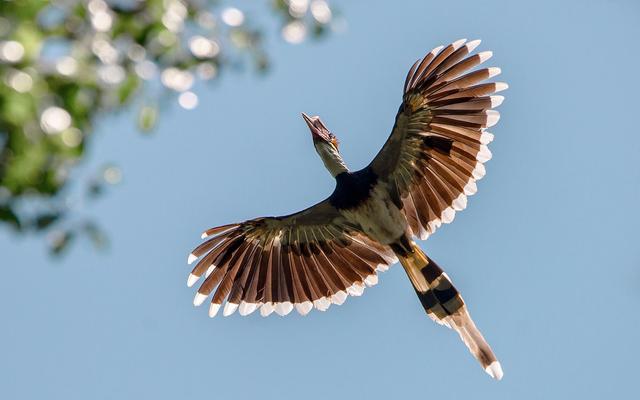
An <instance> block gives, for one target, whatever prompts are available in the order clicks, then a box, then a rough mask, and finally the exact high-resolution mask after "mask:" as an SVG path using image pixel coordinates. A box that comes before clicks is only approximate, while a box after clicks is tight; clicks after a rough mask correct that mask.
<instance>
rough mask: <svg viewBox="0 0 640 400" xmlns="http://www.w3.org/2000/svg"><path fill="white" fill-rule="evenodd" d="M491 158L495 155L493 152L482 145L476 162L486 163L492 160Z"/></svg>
mask: <svg viewBox="0 0 640 400" xmlns="http://www.w3.org/2000/svg"><path fill="white" fill-rule="evenodd" d="M491 157H493V154H491V150H489V148H488V147H487V145H485V144H482V145H480V151H479V152H478V154H477V155H476V160H478V161H480V162H481V163H486V162H487V161H489V160H491Z"/></svg>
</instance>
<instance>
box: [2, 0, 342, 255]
mask: <svg viewBox="0 0 640 400" xmlns="http://www.w3.org/2000/svg"><path fill="white" fill-rule="evenodd" d="M229 3H230V2H222V3H220V2H218V1H207V0H200V1H198V0H149V1H136V0H111V1H109V0H85V1H80V0H58V1H43V0H1V1H0V222H1V223H2V225H4V226H5V227H8V228H10V229H13V231H14V232H16V233H20V234H24V233H39V232H45V233H47V237H48V241H49V244H50V249H51V252H52V253H53V254H60V253H62V252H64V250H65V249H66V248H67V247H68V244H69V243H71V242H72V241H74V240H76V238H77V237H79V236H84V237H86V238H89V239H90V241H91V242H92V243H93V244H94V245H95V246H98V247H102V246H104V245H106V242H107V240H106V236H105V235H104V233H103V232H102V231H101V230H100V228H99V227H98V226H97V225H96V224H95V223H94V222H92V221H91V220H90V217H86V216H84V217H81V216H79V215H77V214H79V210H80V209H81V208H82V207H81V206H82V205H83V204H86V203H87V202H91V201H94V200H95V199H96V198H99V197H100V196H101V195H102V194H103V193H104V192H105V186H108V185H109V184H115V183H117V182H119V181H120V179H121V172H120V170H119V169H118V168H117V167H116V166H105V167H104V168H103V169H102V170H101V171H98V172H97V173H96V174H95V176H94V177H92V178H91V179H89V182H86V183H85V184H84V185H81V187H84V189H82V190H81V192H82V194H81V195H80V196H81V198H80V199H77V198H73V196H72V195H71V194H70V189H69V187H70V186H72V185H71V183H72V181H74V180H76V179H79V178H76V175H75V174H74V173H73V172H74V167H76V166H77V165H78V164H79V162H80V161H82V159H83V157H84V156H85V152H86V149H87V146H89V145H90V142H91V132H92V130H93V128H94V124H95V123H96V121H97V117H98V116H100V115H104V113H105V112H113V111H117V110H119V109H122V108H123V107H125V106H127V107H134V108H135V109H137V110H138V118H137V125H138V127H139V129H140V130H141V131H143V132H149V131H151V130H152V129H153V127H154V126H155V125H156V123H158V118H159V115H160V113H159V112H158V109H157V107H158V104H166V103H167V102H166V99H169V100H171V99H173V100H176V99H177V103H178V104H179V105H180V106H181V107H183V108H185V109H190V108H194V107H196V106H197V103H198V97H197V94H196V93H194V92H193V91H192V88H193V86H194V83H195V82H196V81H197V80H202V81H215V80H217V79H219V77H220V74H221V72H222V71H224V70H226V69H238V68H243V67H245V66H252V67H253V69H254V70H255V71H256V72H258V73H263V72H265V71H267V70H268V68H269V63H270V60H269V57H268V54H267V52H266V51H265V47H264V45H263V44H264V40H263V37H264V35H265V32H264V28H261V27H260V26H257V25H256V24H254V23H253V21H251V18H250V16H251V15H250V14H248V13H246V12H243V11H242V10H239V9H237V8H234V7H231V6H229ZM265 5H266V6H267V7H266V9H270V10H271V13H270V14H269V16H270V18H274V19H276V21H277V22H278V24H279V26H280V28H279V29H280V31H279V34H280V36H281V37H282V39H284V40H285V41H287V42H289V43H294V44H295V43H300V42H302V41H304V40H305V39H306V38H307V37H311V38H318V37H321V36H322V35H323V34H324V33H326V32H327V28H329V27H331V26H334V25H333V24H335V20H336V19H335V15H334V12H333V11H332V10H331V8H330V7H329V5H328V4H327V2H326V1H325V0H275V1H273V0H272V1H270V2H269V1H265ZM265 11H266V10H265ZM158 99H161V100H163V99H164V100H165V101H164V102H163V101H158ZM75 186H76V187H77V186H78V185H75Z"/></svg>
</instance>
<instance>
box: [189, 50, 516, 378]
mask: <svg viewBox="0 0 640 400" xmlns="http://www.w3.org/2000/svg"><path fill="white" fill-rule="evenodd" d="M479 43H480V41H472V42H468V43H466V40H464V39H463V40H459V41H457V42H454V43H452V44H450V45H449V46H446V47H443V46H441V47H438V48H436V49H434V50H432V51H431V52H430V53H428V54H427V55H426V56H425V57H424V58H422V59H420V60H418V61H417V62H416V63H415V64H414V65H413V67H412V68H411V70H410V71H409V74H408V75H407V79H406V81H405V87H404V94H403V102H402V105H401V106H400V109H399V111H398V114H397V116H396V121H395V124H394V127H393V130H392V133H391V135H390V136H389V139H388V140H387V142H386V143H385V144H384V146H383V147H382V149H381V150H380V152H379V153H378V155H377V156H376V157H375V158H374V159H373V161H372V162H371V163H370V164H369V165H368V166H367V167H365V168H363V169H361V170H359V171H355V172H351V171H349V169H348V167H347V165H346V163H345V162H344V160H343V159H342V156H341V154H340V152H339V150H338V142H337V139H336V137H335V136H334V135H333V134H332V133H331V132H330V131H329V130H328V129H327V127H326V126H325V125H324V123H323V122H322V121H321V120H320V118H318V117H309V116H307V115H306V114H303V117H304V119H305V121H306V122H307V125H308V126H309V129H310V130H311V133H312V137H313V143H314V146H315V148H316V151H317V153H318V154H319V155H320V158H321V159H322V161H323V163H324V165H325V167H326V168H327V170H328V171H329V173H330V174H331V175H332V176H333V177H334V178H335V180H336V187H335V190H334V191H333V193H332V194H331V195H330V196H329V197H328V198H327V199H325V200H324V201H321V202H319V203H318V204H316V205H314V206H312V207H309V208H307V209H306V210H303V211H300V212H298V213H294V214H291V215H286V216H281V217H264V218H256V219H251V220H247V221H245V222H242V223H237V224H230V225H224V226H220V227H216V228H212V229H209V230H207V231H205V232H204V233H203V235H202V237H203V238H207V240H206V241H205V242H203V243H202V244H201V245H200V246H198V247H197V248H196V249H194V250H193V252H192V253H191V254H190V255H189V263H191V262H193V261H195V260H197V259H198V258H200V261H199V262H198V263H197V264H196V266H195V267H194V269H193V271H192V272H191V274H190V275H189V279H188V285H189V286H192V285H193V284H195V282H197V281H198V280H199V279H200V278H201V277H203V276H204V278H205V279H204V282H203V283H202V285H201V286H200V288H199V289H198V293H197V294H196V297H195V299H194V304H195V305H200V304H202V303H203V302H204V300H205V299H206V298H207V297H208V296H209V295H210V294H211V293H213V297H212V298H211V304H210V307H209V315H210V316H211V317H213V316H215V315H216V314H217V313H218V311H219V309H220V308H221V306H222V303H223V302H224V301H225V300H226V304H225V306H224V310H223V314H224V315H225V316H226V315H230V314H232V313H234V312H235V311H236V310H238V311H239V313H240V314H241V315H247V314H250V313H252V312H253V311H255V310H257V309H260V313H261V314H262V315H263V316H267V315H269V314H271V313H273V312H274V311H275V312H276V313H277V314H279V315H286V314H288V313H289V312H291V311H292V310H293V309H294V308H295V309H296V310H297V311H298V312H299V313H300V314H302V315H306V314H307V313H308V312H309V311H310V310H311V309H312V308H316V309H318V310H321V311H324V310H326V309H328V308H329V307H330V305H331V304H342V303H343V302H344V301H345V299H346V298H347V295H352V296H359V295H361V294H362V292H363V290H364V288H365V286H372V285H375V284H376V283H377V282H378V272H381V271H385V270H386V269H387V268H388V266H389V265H391V264H393V263H395V262H397V261H398V260H399V261H400V263H401V264H402V266H403V267H404V269H405V271H406V272H407V275H408V276H409V279H410V281H411V283H412V285H413V287H414V289H415V291H416V294H417V295H418V298H419V299H420V302H421V303H422V305H423V307H424V309H425V311H426V312H427V314H428V315H429V317H431V319H433V320H434V321H436V322H438V323H439V324H442V325H445V326H448V327H450V328H452V329H454V330H455V331H456V332H458V334H459V335H460V337H461V338H462V340H463V341H464V343H465V344H466V345H467V347H468V348H469V350H470V351H471V353H472V354H473V355H474V356H475V357H476V359H477V360H478V361H479V362H480V363H481V365H482V366H483V368H484V369H485V370H486V371H487V373H489V374H490V375H491V376H492V377H494V378H496V379H501V378H502V369H501V367H500V363H499V362H498V361H497V359H496V357H495V355H494V354H493V352H492V350H491V348H490V346H489V345H488V344H487V342H486V341H485V340H484V338H483V337H482V334H481V333H480V331H479V330H478V329H477V328H476V326H475V324H474V323H473V320H472V319H471V317H470V315H469V312H468V310H467V307H466V305H465V302H464V300H463V299H462V297H461V296H460V293H459V292H458V290H457V289H456V288H455V287H454V286H453V284H452V282H451V280H450V279H449V277H448V276H447V275H446V274H445V273H444V272H443V271H442V269H441V268H440V267H439V266H438V265H437V264H436V263H435V262H434V261H433V260H431V259H430V258H429V257H427V255H426V254H425V253H424V252H423V251H422V249H420V247H419V246H418V245H417V244H416V243H415V242H414V241H413V238H414V237H418V238H420V239H426V238H427V237H428V236H429V235H430V234H432V233H433V232H434V231H435V230H436V229H437V228H438V227H440V226H441V225H442V224H443V223H449V222H451V221H453V218H454V216H455V213H456V211H460V210H462V209H464V208H465V207H466V205H467V196H470V195H472V194H474V193H475V192H476V190H477V188H476V183H475V182H476V181H477V180H479V179H480V178H482V176H484V173H485V169H484V166H483V163H484V162H485V161H487V160H489V159H490V157H491V153H490V152H489V150H488V148H487V144H488V143H489V142H490V141H491V140H492V139H493V135H492V134H490V133H489V132H486V130H485V129H486V128H487V127H490V126H493V125H494V124H495V123H496V122H497V121H498V118H499V114H498V113H497V112H496V111H493V110H492V108H494V107H497V106H498V105H500V103H502V100H503V98H502V97H501V96H490V95H491V94H492V93H495V92H498V91H501V90H504V89H506V88H507V85H506V84H503V83H493V82H492V83H481V82H482V81H484V80H487V79H489V78H491V77H493V76H495V75H497V74H499V73H500V70H499V69H498V68H484V69H478V70H472V69H473V68H474V67H476V66H477V65H480V64H481V63H483V62H484V61H486V60H487V59H489V58H490V57H491V53H490V52H483V53H478V54H475V55H470V53H471V52H472V51H473V50H474V49H475V47H477V46H478V44H479ZM214 289H215V292H214Z"/></svg>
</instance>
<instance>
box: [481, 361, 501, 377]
mask: <svg viewBox="0 0 640 400" xmlns="http://www.w3.org/2000/svg"><path fill="white" fill-rule="evenodd" d="M485 371H487V374H489V376H491V377H492V378H493V379H496V380H498V381H499V380H500V379H502V376H503V375H504V374H503V373H502V366H501V365H500V362H498V361H494V362H492V363H491V364H490V365H489V366H488V367H487V368H486V369H485Z"/></svg>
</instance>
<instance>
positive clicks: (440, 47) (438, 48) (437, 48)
mask: <svg viewBox="0 0 640 400" xmlns="http://www.w3.org/2000/svg"><path fill="white" fill-rule="evenodd" d="M442 49H444V46H438V47H436V48H435V49H433V50H431V53H432V54H434V55H435V54H438V53H439V52H440V50H442Z"/></svg>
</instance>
